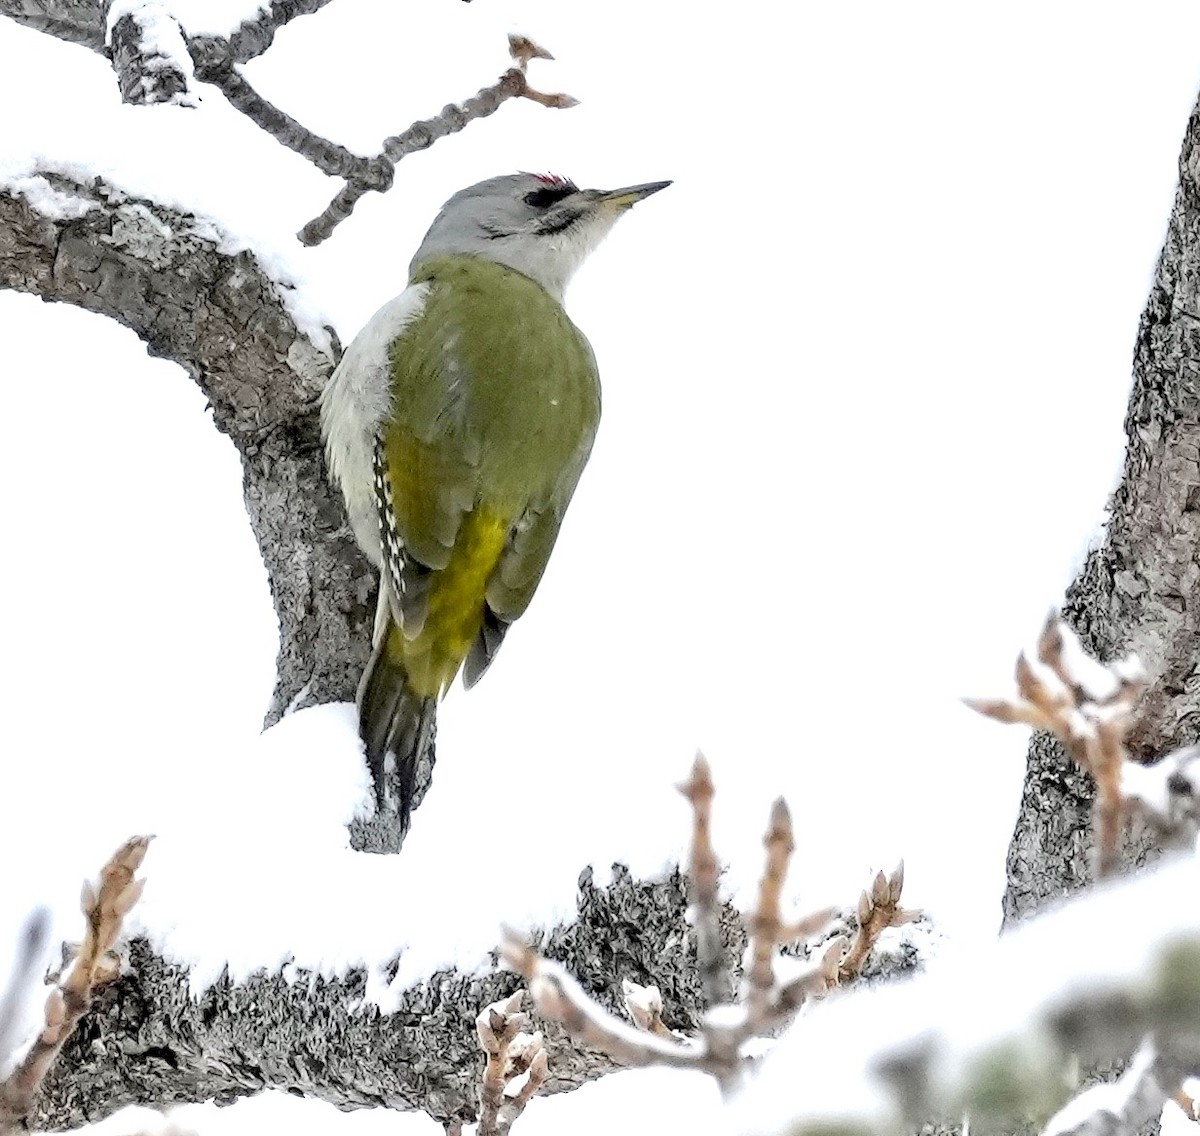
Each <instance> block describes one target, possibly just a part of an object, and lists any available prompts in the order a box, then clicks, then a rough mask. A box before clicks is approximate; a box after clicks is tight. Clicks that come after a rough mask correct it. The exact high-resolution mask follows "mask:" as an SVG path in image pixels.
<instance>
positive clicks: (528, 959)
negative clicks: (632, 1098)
mask: <svg viewBox="0 0 1200 1136" xmlns="http://www.w3.org/2000/svg"><path fill="white" fill-rule="evenodd" d="M500 957H501V959H502V960H503V961H504V963H505V965H506V966H508V967H511V968H512V969H513V970H515V971H516V972H517V973H518V974H520V975H521V976H522V977H523V978H524V979H525V981H526V982H527V983H528V985H529V992H530V994H532V995H533V1004H534V1006H535V1007H536V1009H537V1011H538V1013H540V1014H542V1015H543V1016H544V1017H547V1018H549V1019H551V1020H552V1021H556V1022H561V1023H562V1024H563V1025H564V1026H566V1028H567V1032H568V1033H570V1035H571V1037H572V1038H573V1039H574V1040H575V1041H576V1042H578V1043H579V1044H580V1045H594V1046H597V1047H599V1048H601V1049H603V1050H604V1051H605V1052H606V1053H607V1054H608V1055H609V1056H610V1057H612V1058H613V1059H614V1060H615V1061H619V1062H621V1064H623V1065H630V1066H634V1067H640V1066H644V1065H666V1066H668V1067H670V1068H673V1069H703V1070H705V1071H706V1072H710V1073H714V1074H715V1073H718V1069H717V1068H716V1067H714V1065H713V1062H712V1059H711V1056H710V1055H709V1054H708V1053H707V1051H706V1048H705V1046H704V1045H703V1043H702V1042H701V1043H700V1044H697V1045H690V1044H686V1043H681V1042H677V1041H674V1040H672V1039H669V1038H665V1037H660V1036H658V1035H656V1034H653V1033H647V1032H644V1031H639V1030H636V1029H634V1028H633V1027H632V1026H628V1025H626V1024H625V1023H624V1022H623V1021H621V1019H620V1018H618V1017H616V1016H615V1015H613V1014H610V1013H609V1012H608V1011H607V1010H606V1009H604V1007H603V1006H601V1005H599V1004H598V1003H596V1002H594V1001H593V1000H592V999H591V998H590V997H588V994H587V992H586V991H585V990H584V989H583V987H581V986H580V985H579V983H578V982H576V981H575V979H573V978H572V977H571V976H570V975H569V974H568V973H567V972H566V971H565V970H564V969H563V968H562V967H561V966H559V965H558V963H556V962H551V961H550V960H549V959H544V958H542V957H541V956H540V955H539V954H538V953H537V952H536V951H535V950H533V948H532V947H530V946H529V945H528V944H527V943H526V942H525V941H524V940H523V939H522V938H521V937H520V936H519V935H517V934H516V933H515V932H513V931H509V930H506V931H505V937H504V940H503V942H502V943H501V945H500Z"/></svg>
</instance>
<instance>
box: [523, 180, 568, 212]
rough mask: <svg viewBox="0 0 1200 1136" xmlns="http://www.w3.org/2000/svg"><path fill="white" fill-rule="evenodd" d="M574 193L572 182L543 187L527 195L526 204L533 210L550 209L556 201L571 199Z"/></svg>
mask: <svg viewBox="0 0 1200 1136" xmlns="http://www.w3.org/2000/svg"><path fill="white" fill-rule="evenodd" d="M574 192H575V187H574V186H573V185H571V183H570V182H567V183H566V184H565V185H543V186H541V187H540V188H539V189H535V190H531V191H530V192H529V193H527V194H525V204H526V205H528V206H530V207H531V208H533V209H549V208H550V206H551V205H553V204H554V203H555V202H556V201H561V200H562V199H563V198H564V197H570V196H571V194H572V193H574Z"/></svg>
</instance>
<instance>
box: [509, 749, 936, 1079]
mask: <svg viewBox="0 0 1200 1136" xmlns="http://www.w3.org/2000/svg"><path fill="white" fill-rule="evenodd" d="M680 792H681V793H682V794H683V795H684V796H685V797H686V798H687V799H688V801H689V802H690V803H691V805H692V821H693V823H692V843H691V857H690V869H689V874H690V878H691V885H690V891H691V899H692V904H693V916H694V922H695V926H696V940H697V949H696V954H697V966H698V969H699V970H700V973H701V975H702V977H703V982H704V989H705V992H706V994H709V995H713V994H716V995H721V996H719V997H715V998H713V1000H711V1001H710V1003H709V1006H708V1011H707V1013H706V1014H705V1015H704V1016H703V1018H702V1019H701V1022H700V1029H699V1033H698V1036H696V1037H694V1038H691V1037H686V1036H681V1035H679V1034H676V1033H674V1032H672V1031H671V1030H669V1029H667V1027H666V1025H665V1024H664V1022H663V1020H662V1009H663V1006H662V995H661V993H660V991H659V990H658V988H657V987H654V986H649V987H647V986H639V985H638V984H637V983H633V982H629V981H627V980H623V982H622V987H623V991H624V997H625V1005H626V1009H627V1011H628V1013H629V1015H630V1017H631V1018H632V1019H633V1022H634V1026H633V1027H631V1026H629V1025H628V1024H626V1023H625V1022H624V1021H622V1020H621V1019H620V1018H618V1017H616V1015H614V1014H612V1013H610V1012H609V1011H608V1010H606V1009H604V1007H602V1006H601V1005H599V1004H598V1003H597V1002H595V1001H594V1000H593V999H592V998H591V997H590V996H589V995H588V994H587V992H586V991H585V990H584V989H583V988H582V987H581V986H580V985H579V983H577V982H576V981H575V980H574V979H573V978H572V977H571V975H570V974H569V973H567V971H566V970H565V969H564V968H563V967H562V966H560V965H559V964H558V963H555V962H552V961H550V960H548V959H545V958H543V957H541V956H540V955H539V954H538V953H537V952H536V951H534V950H533V949H532V948H531V947H530V946H528V945H527V944H526V943H525V942H524V941H523V940H522V939H521V938H520V937H519V936H518V935H516V934H515V933H513V932H511V931H508V932H506V934H505V939H504V942H503V944H502V945H501V948H500V955H501V958H502V960H503V961H504V962H505V964H506V965H508V966H509V967H511V968H512V969H513V970H515V971H517V972H518V973H519V974H521V975H522V976H523V977H524V979H525V980H526V982H527V983H528V984H529V991H530V993H531V994H532V996H533V1003H534V1007H535V1008H536V1009H537V1011H538V1012H539V1013H540V1014H542V1015H543V1016H544V1017H546V1018H548V1019H550V1020H551V1021H555V1022H559V1023H561V1024H562V1025H564V1026H565V1027H566V1029H567V1032H568V1033H569V1034H570V1036H571V1038H572V1039H573V1040H574V1041H575V1042H576V1043H577V1044H579V1045H585V1046H595V1047H597V1048H599V1049H601V1050H603V1051H604V1052H605V1053H607V1054H608V1055H609V1056H610V1057H612V1058H613V1059H614V1060H615V1061H617V1062H619V1063H620V1064H622V1065H630V1066H646V1065H659V1066H665V1067H668V1068H676V1069H696V1070H700V1071H702V1072H705V1073H709V1074H711V1075H712V1076H713V1077H715V1078H716V1079H717V1081H718V1082H719V1083H720V1085H721V1088H722V1091H723V1092H725V1093H727V1094H728V1093H730V1092H732V1091H733V1090H734V1089H736V1088H738V1087H739V1086H740V1085H741V1084H742V1083H743V1082H744V1080H745V1075H746V1073H747V1070H748V1068H749V1059H748V1057H747V1054H746V1047H747V1044H748V1043H749V1042H751V1041H753V1040H754V1039H757V1038H762V1037H765V1036H769V1035H770V1034H772V1033H774V1032H775V1031H776V1030H778V1029H779V1028H780V1027H782V1026H783V1025H785V1024H786V1023H787V1022H788V1021H790V1020H791V1019H792V1018H793V1017H795V1015H796V1014H797V1013H798V1011H799V1010H800V1008H801V1006H803V1005H804V1003H805V1002H806V1001H807V1000H809V999H811V998H815V997H819V996H821V995H823V994H825V993H826V992H827V991H828V990H830V989H831V988H832V987H834V986H837V985H838V984H839V983H840V982H842V981H843V980H845V979H848V978H851V977H853V976H855V975H857V974H858V973H860V971H861V968H862V965H863V963H864V962H865V961H866V958H867V955H868V953H869V952H870V949H871V947H872V946H873V945H874V944H875V942H876V941H877V939H878V937H879V935H880V934H881V933H882V932H883V930H885V929H886V928H887V927H889V926H898V925H900V924H902V923H906V922H909V921H911V920H912V919H914V918H915V917H916V914H917V913H916V912H911V911H906V910H904V909H903V908H901V907H899V899H900V893H901V890H902V888H903V882H904V874H903V869H902V868H898V869H897V870H896V872H894V873H893V875H892V876H891V877H890V878H889V877H886V876H884V875H883V873H880V874H879V875H878V876H877V877H876V880H875V881H874V883H873V884H872V887H871V890H870V891H869V892H864V893H863V895H862V898H861V899H860V901H859V907H858V924H859V926H858V931H857V936H856V938H855V941H854V945H853V947H850V949H847V947H848V944H849V939H848V937H847V936H845V935H836V936H834V937H833V938H832V939H830V940H829V941H827V942H826V943H825V944H823V946H822V947H821V948H814V949H813V950H812V951H811V952H809V951H807V950H806V955H808V954H810V953H811V955H812V958H811V959H809V958H806V961H805V962H804V963H803V964H802V965H800V966H799V967H797V968H796V969H795V970H794V972H793V973H791V974H790V975H789V976H788V977H786V978H780V977H779V976H778V975H777V974H776V966H775V962H776V956H777V953H778V949H779V947H781V946H784V945H786V944H788V943H792V942H795V941H797V940H805V939H808V938H810V937H812V936H816V935H819V934H821V933H822V932H824V931H826V930H827V929H828V928H829V927H830V926H831V924H832V923H833V921H834V916H835V915H836V912H835V911H834V910H833V909H827V910H823V911H818V912H814V913H813V914H811V915H808V916H806V917H805V918H803V919H800V920H798V921H795V922H790V923H789V922H785V920H784V919H783V916H782V912H781V902H780V901H781V897H782V894H783V888H784V882H785V880H786V878H787V869H788V863H789V861H790V859H791V855H792V851H793V849H794V847H795V842H794V839H793V833H792V821H791V814H790V813H789V811H788V808H787V805H786V803H785V802H784V801H783V800H782V799H780V800H777V801H776V802H775V803H774V804H773V805H772V807H771V813H770V818H769V822H768V826H767V832H766V835H765V837H764V838H763V846H764V848H765V850H766V864H765V868H764V872H763V877H762V881H761V883H760V885H759V893H758V900H757V904H756V906H755V909H754V911H753V913H751V915H750V916H749V918H748V920H747V922H748V929H749V943H748V946H747V951H746V965H745V970H744V986H745V991H744V996H743V998H742V1000H741V1002H738V1003H735V1002H732V1001H730V1000H729V998H728V996H727V995H724V993H723V992H725V991H728V990H729V989H730V987H731V977H732V976H731V975H730V974H729V968H728V964H727V962H726V959H725V955H724V951H723V949H722V946H721V939H720V933H719V907H718V899H717V875H718V872H717V859H716V855H715V853H714V851H713V848H712V842H711V818H712V808H711V806H712V799H713V795H714V788H713V783H712V774H711V771H710V769H709V766H708V762H707V761H706V760H705V759H704V758H703V757H702V756H698V757H697V758H696V761H695V764H694V765H693V767H692V773H691V776H690V777H689V779H688V781H687V782H685V783H684V784H683V785H681V786H680ZM818 951H819V955H818Z"/></svg>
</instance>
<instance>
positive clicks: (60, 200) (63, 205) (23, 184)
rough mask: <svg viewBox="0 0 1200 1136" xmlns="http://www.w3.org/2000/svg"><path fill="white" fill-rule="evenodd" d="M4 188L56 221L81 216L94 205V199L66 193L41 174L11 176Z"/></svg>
mask: <svg viewBox="0 0 1200 1136" xmlns="http://www.w3.org/2000/svg"><path fill="white" fill-rule="evenodd" d="M5 188H6V189H10V190H11V191H12V192H13V193H15V194H16V195H17V196H18V197H23V198H24V199H25V200H26V201H28V202H29V204H30V206H31V207H32V208H34V209H36V210H37V212H39V213H41V214H42V215H43V216H44V217H49V218H51V219H52V220H56V221H63V220H67V219H68V218H74V217H82V216H83V215H84V214H85V213H87V212H88V210H90V209H94V208H95V207H96V203H95V202H94V201H88V200H87V199H85V198H82V197H79V196H78V195H77V194H73V193H66V192H64V191H63V190H61V189H59V188H57V187H56V186H54V185H51V184H50V182H49V181H48V180H47V179H46V178H44V177H42V175H41V174H33V175H31V176H29V177H17V176H12V177H10V178H9V179H8V180H7V182H6V184H5Z"/></svg>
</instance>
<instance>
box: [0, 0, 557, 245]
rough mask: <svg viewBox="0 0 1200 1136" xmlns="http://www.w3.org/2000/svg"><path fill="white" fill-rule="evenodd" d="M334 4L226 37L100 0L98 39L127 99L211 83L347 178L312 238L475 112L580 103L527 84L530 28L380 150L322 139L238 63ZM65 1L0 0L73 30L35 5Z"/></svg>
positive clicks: (308, 232) (302, 3)
mask: <svg viewBox="0 0 1200 1136" xmlns="http://www.w3.org/2000/svg"><path fill="white" fill-rule="evenodd" d="M328 2H329V0H274V2H273V3H271V4H269V5H267V6H266V8H265V9H264V10H263V11H261V12H259V14H258V15H257V16H255V17H254V18H251V19H248V20H246V21H245V22H243V23H242V24H241V25H240V26H239V27H237V28H236V29H234V30H233V31H231V32H230V33H229V35H228V36H220V35H189V34H188V33H187V30H186V28H185V27H184V26H183V25H182V24H181V23H180V21H179V20H178V19H176V17H175V15H174V14H173V12H172V9H171V4H170V0H104V3H103V5H102V6H101V7H100V11H99V12H98V13H97V15H98V17H102V18H100V19H99V22H100V24H101V26H103V27H104V28H105V38H104V43H103V44H102V45H100V46H101V48H102V50H104V51H106V52H107V54H108V55H109V57H110V58H111V60H112V64H113V67H114V69H115V70H116V72H117V81H118V84H119V86H120V89H121V98H122V99H123V100H124V101H125V102H127V103H133V104H135V105H147V106H148V105H151V104H156V103H173V104H176V105H182V106H195V105H196V96H195V92H194V85H195V81H196V80H199V81H200V82H204V83H209V84H212V85H213V86H215V87H218V88H219V89H220V90H221V92H222V94H224V96H225V97H226V99H228V101H229V103H230V105H232V106H233V107H234V108H235V109H237V110H238V111H240V112H241V113H242V114H244V115H245V116H246V117H247V118H249V119H250V120H251V121H252V122H253V123H254V124H255V125H256V126H258V127H259V128H260V129H261V130H264V131H266V132H267V133H268V134H270V135H271V137H272V138H274V139H275V140H276V141H277V142H279V143H280V144H281V145H283V146H286V147H287V148H288V149H289V150H292V151H294V152H295V153H297V154H299V155H300V156H301V157H303V158H305V159H307V160H308V161H309V162H311V163H312V164H313V165H314V166H316V167H317V168H318V169H319V170H321V172H322V173H325V174H328V175H329V176H330V177H337V178H341V179H343V181H344V182H345V184H344V185H343V186H342V188H341V190H339V191H338V193H337V194H336V195H335V196H334V198H333V200H332V201H331V202H330V203H329V205H328V206H326V208H325V210H324V211H323V212H322V213H321V214H320V215H319V216H318V217H314V218H313V219H312V220H311V221H309V222H308V223H307V224H306V225H304V226H303V227H302V228H301V229H300V231H299V232H298V233H297V237H298V238H299V240H300V241H302V242H303V243H304V244H306V245H317V244H320V243H321V242H322V241H324V240H326V239H327V238H328V237H329V236H330V235H331V234H332V233H333V230H334V229H335V228H336V227H337V226H338V225H339V224H340V223H341V222H342V221H344V220H346V218H347V217H349V216H350V214H351V213H352V212H353V211H354V207H355V205H356V204H357V203H358V201H359V199H360V198H362V197H363V196H364V195H366V194H368V193H372V192H374V193H386V192H387V191H388V190H389V189H391V187H392V182H393V180H394V178H395V172H396V163H397V162H399V161H401V160H402V159H404V158H406V157H407V156H408V155H409V154H415V153H417V152H418V151H421V150H427V149H428V148H429V147H430V146H432V145H433V144H434V143H435V142H436V141H438V139H440V138H444V137H446V136H447V135H449V134H457V133H458V132H459V131H460V130H463V129H464V128H465V127H466V126H467V125H468V124H469V123H471V122H474V121H476V120H477V119H481V118H487V117H488V116H490V115H493V114H495V113H496V111H497V110H499V109H500V107H501V106H503V104H504V103H506V102H508V101H509V100H510V99H529V100H530V101H531V102H535V103H538V104H539V105H541V106H544V107H550V108H554V109H559V110H565V109H567V108H569V107H573V106H576V105H577V100H576V99H574V98H572V97H571V96H570V95H566V94H561V93H547V92H544V91H540V90H537V89H536V88H534V87H532V86H530V85H529V81H528V78H527V76H526V71H527V70H528V67H529V64H530V62H531V61H532V60H534V59H553V58H554V56H553V55H551V54H550V52H548V51H547V50H546V49H545V48H543V47H541V46H539V45H538V44H536V43H534V42H533V40H531V39H529V38H528V37H527V36H521V35H510V36H509V37H508V50H509V55H510V57H511V58H512V60H513V66H512V67H510V68H509V69H508V70H507V71H505V72H504V74H502V75H501V76H500V78H499V79H498V80H497V81H496V82H495V83H492V84H491V85H490V86H486V87H483V88H482V89H480V90H479V91H477V92H476V93H475V94H474V95H472V96H471V97H470V98H468V99H465V100H464V101H463V102H461V103H450V104H448V105H447V106H445V107H443V108H442V110H441V111H440V112H439V113H438V114H436V115H434V116H432V117H431V118H426V119H421V120H419V121H417V122H414V123H412V125H410V126H409V127H408V128H407V129H405V130H403V131H401V132H400V133H399V134H394V135H392V136H391V137H389V138H385V139H384V141H383V143H382V145H381V147H380V152H379V153H378V154H376V155H375V156H373V157H365V156H363V155H360V154H355V153H354V152H353V151H351V150H349V149H348V148H347V147H345V146H342V145H341V144H339V143H337V142H333V141H331V140H330V139H328V138H322V137H321V136H320V135H319V134H316V133H314V132H313V131H311V130H309V129H308V128H307V127H305V126H304V125H302V124H301V123H300V122H298V121H297V120H296V119H294V118H292V117H291V116H290V115H289V114H287V113H285V112H284V111H283V110H281V109H280V108H279V107H277V106H275V105H274V104H273V103H271V102H270V101H269V100H267V99H265V98H263V96H262V95H260V94H259V93H258V92H257V91H256V90H255V89H254V88H253V87H252V86H251V85H250V83H249V82H247V80H246V77H245V76H244V75H243V74H242V73H241V72H240V71H239V70H238V69H237V64H240V63H244V62H246V61H247V60H249V59H253V58H254V57H256V56H258V55H261V54H262V53H263V52H264V51H266V50H267V48H268V47H270V45H271V43H272V41H273V40H274V36H275V32H276V31H277V30H278V29H279V28H280V27H282V26H283V25H284V24H286V23H287V22H289V21H290V20H292V19H295V18H296V17H297V16H301V15H308V14H311V13H313V12H316V11H318V10H319V9H320V8H323V7H324V6H325V4H327V3H328ZM97 3H98V4H99V0H97ZM59 6H60V4H59V0H21V6H20V8H19V9H17V8H14V7H13V0H0V14H5V15H11V16H13V18H15V19H20V20H21V21H22V22H25V23H29V24H32V26H34V27H37V28H39V29H40V30H43V31H47V32H50V33H51V34H60V32H61V34H62V35H63V37H64V38H72V36H70V35H68V34H67V30H66V29H67V25H66V24H64V23H63V22H62V21H61V20H49V19H45V20H40V19H38V18H36V15H35V14H31V11H30V10H29V9H31V8H32V9H34V10H35V13H36V11H41V10H42V9H43V8H44V9H45V10H46V11H47V12H49V11H51V10H54V12H57V10H58V7H59ZM80 34H83V33H80ZM91 46H96V45H95V44H91Z"/></svg>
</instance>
